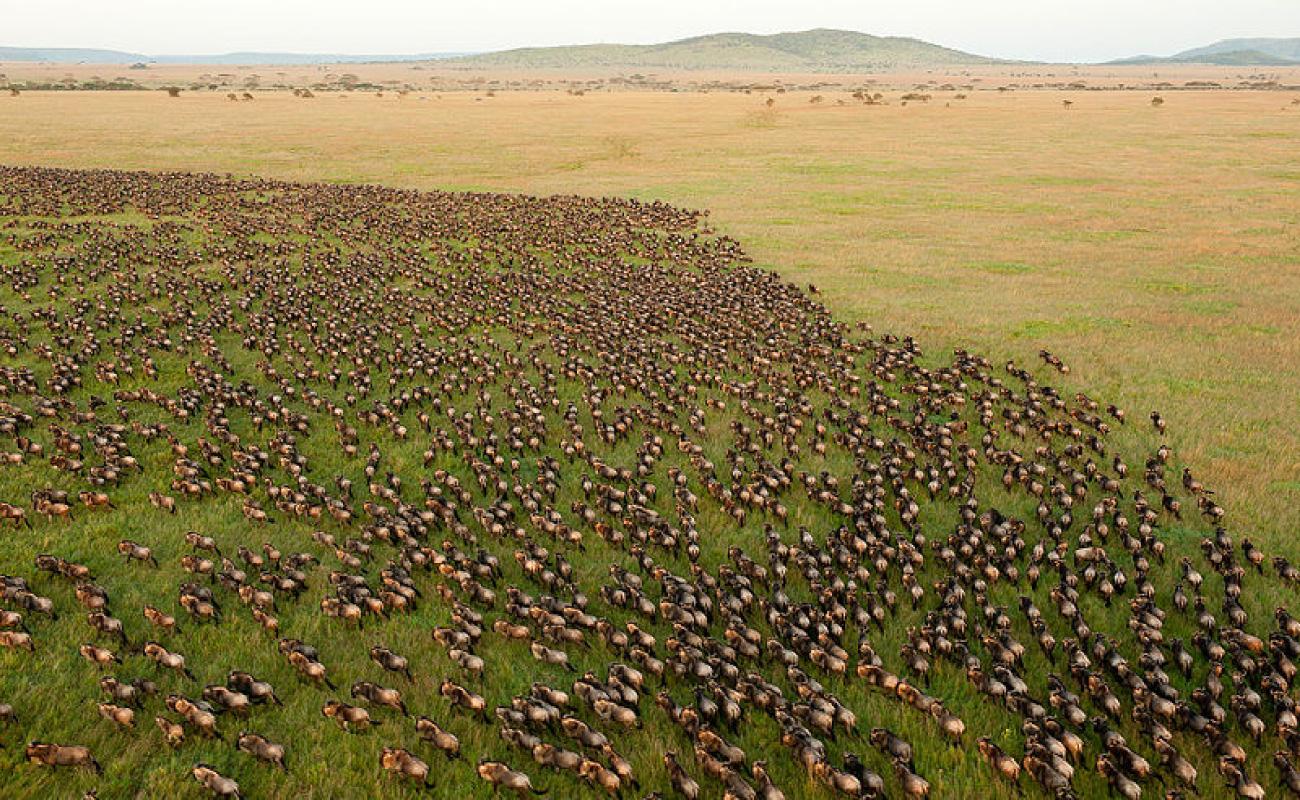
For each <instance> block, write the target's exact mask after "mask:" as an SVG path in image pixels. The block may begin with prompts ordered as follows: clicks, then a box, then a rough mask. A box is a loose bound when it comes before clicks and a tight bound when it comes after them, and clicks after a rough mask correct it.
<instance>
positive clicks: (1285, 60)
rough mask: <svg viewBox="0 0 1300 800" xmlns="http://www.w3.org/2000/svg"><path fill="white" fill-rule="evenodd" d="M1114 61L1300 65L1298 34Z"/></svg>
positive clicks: (1219, 42) (1116, 62)
mask: <svg viewBox="0 0 1300 800" xmlns="http://www.w3.org/2000/svg"><path fill="white" fill-rule="evenodd" d="M1111 63H1114V64H1215V65H1219V66H1228V67H1233V66H1283V67H1285V66H1294V65H1297V64H1300V37H1296V38H1290V39H1223V40H1221V41H1218V42H1215V43H1214V44H1209V45H1206V46H1204V47H1194V48H1192V49H1190V50H1184V51H1182V52H1181V53H1175V54H1173V55H1172V56H1153V55H1140V56H1133V57H1132V58H1124V59H1120V60H1119V61H1114V62H1111Z"/></svg>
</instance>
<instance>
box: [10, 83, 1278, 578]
mask: <svg viewBox="0 0 1300 800" xmlns="http://www.w3.org/2000/svg"><path fill="white" fill-rule="evenodd" d="M86 69H88V68H86ZM190 69H193V68H190ZM1186 69H1190V68H1186ZM1240 72H1242V71H1241V70H1230V71H1223V70H1220V71H1219V72H1217V73H1216V72H1209V71H1205V70H1200V71H1198V72H1197V73H1196V74H1197V75H1198V76H1199V78H1200V79H1208V77H1209V76H1211V75H1214V76H1217V77H1218V79H1219V80H1221V81H1223V82H1225V83H1231V82H1232V81H1233V80H1236V79H1240V78H1241V77H1243V75H1239V74H1238V73H1240ZM1148 73H1149V71H1147V70H1143V71H1142V74H1144V75H1146V74H1148ZM1117 74H1118V75H1120V76H1121V77H1123V78H1124V79H1125V80H1130V81H1132V80H1133V79H1134V78H1135V77H1136V76H1137V75H1138V72H1137V71H1134V70H1132V69H1129V70H1127V71H1125V70H1110V71H1105V70H1102V71H1100V72H1097V73H1095V74H1091V75H1088V76H1085V77H1086V78H1087V80H1089V81H1092V82H1094V83H1097V84H1100V83H1102V82H1104V81H1106V80H1110V81H1112V82H1113V81H1115V80H1116V77H1115V75H1117ZM1188 74H1190V72H1189V73H1188ZM1053 77H1055V76H1053ZM1180 77H1186V75H1180ZM995 80H1002V81H1004V82H1005V81H1007V80H1010V76H1009V74H1008V73H1007V72H1006V71H1005V70H1004V71H1003V72H1002V73H1001V75H1000V77H999V76H997V75H994V74H990V75H989V76H987V77H986V79H985V83H986V85H987V84H991V83H993V82H994V81H995ZM1121 82H1122V81H1121ZM821 94H822V95H823V96H824V99H823V101H822V102H820V103H816V104H814V103H811V102H810V100H811V94H810V93H798V92H790V93H785V94H780V95H775V96H774V98H775V105H774V106H773V107H771V108H768V107H767V106H766V105H765V103H764V96H763V95H759V94H755V95H745V94H741V93H709V94H705V93H686V92H683V93H662V92H659V93H651V92H617V93H604V92H600V93H593V94H588V95H587V96H584V97H574V96H570V95H567V94H564V93H561V92H498V93H497V94H496V96H494V97H487V96H486V95H485V94H482V93H475V92H458V93H442V94H436V93H433V92H426V93H423V94H421V93H418V92H417V93H411V94H408V95H407V96H405V97H399V96H397V95H394V94H386V95H385V96H384V97H377V96H375V95H373V94H362V93H355V94H320V95H318V96H317V97H315V98H313V99H299V98H296V97H294V96H292V95H291V94H289V93H287V92H274V93H273V92H262V93H258V94H257V95H256V100H254V101H250V102H230V101H228V100H226V99H225V97H224V95H223V94H220V93H216V94H209V93H184V94H182V96H181V97H179V98H168V97H166V96H165V95H164V94H163V93H160V92H113V93H110V92H78V93H43V92H26V93H24V94H22V96H20V97H16V98H15V97H0V162H4V163H10V164H44V165H59V166H75V167H115V168H142V169H163V170H211V171H216V172H233V173H239V174H258V175H265V176H268V177H277V178H287V179H295V180H326V181H368V182H379V183H386V184H393V185H398V186H407V187H417V188H446V189H484V190H500V191H518V192H528V193H541V194H549V193H581V194H599V195H604V194H617V195H631V196H635V197H641V198H659V199H663V200H666V201H670V202H672V203H676V204H680V205H686V206H693V207H700V208H707V209H710V210H711V212H712V220H713V223H714V224H715V225H716V227H718V228H719V229H721V230H724V231H726V232H728V233H730V234H732V235H735V236H737V237H738V238H740V239H741V241H742V242H743V243H744V244H745V246H746V247H747V249H748V251H749V252H750V253H751V254H752V255H753V256H754V257H755V259H756V260H757V261H758V263H760V264H761V265H764V266H768V267H771V268H773V269H775V270H778V271H780V272H781V273H782V274H784V275H786V276H787V277H789V278H790V279H791V280H794V281H799V282H800V283H809V282H811V283H814V284H816V285H817V286H818V287H819V288H821V289H822V291H823V295H822V299H823V300H824V301H825V302H826V303H827V304H828V305H829V306H831V308H833V309H834V310H835V311H836V312H837V313H838V314H839V315H841V316H842V317H843V318H846V319H852V320H864V321H867V322H870V323H871V324H873V325H875V326H876V328H877V329H878V330H891V331H895V332H898V333H902V334H912V335H914V336H916V337H917V338H918V339H919V340H920V342H921V343H922V344H923V345H924V346H925V347H927V348H930V349H948V348H952V347H957V346H965V347H971V348H974V349H977V350H979V351H981V352H985V353H988V354H990V355H991V356H993V357H996V358H999V359H1002V358H1015V359H1017V360H1019V361H1023V362H1028V361H1032V360H1033V359H1034V358H1035V357H1036V354H1037V352H1038V351H1039V349H1040V348H1047V349H1049V350H1051V351H1052V352H1054V353H1056V354H1058V355H1060V356H1061V357H1062V358H1063V359H1064V360H1065V361H1066V363H1068V364H1069V365H1070V366H1071V368H1072V373H1071V375H1070V376H1069V377H1068V378H1066V379H1065V380H1064V386H1065V387H1066V388H1068V389H1071V390H1087V391H1089V392H1092V393H1094V394H1096V395H1098V396H1102V397H1106V398H1114V399H1116V400H1118V401H1119V402H1120V403H1121V404H1122V405H1124V406H1125V407H1126V408H1127V409H1128V410H1129V414H1130V419H1131V420H1132V424H1143V425H1145V424H1146V421H1145V417H1146V415H1147V413H1148V412H1149V411H1150V410H1151V409H1160V410H1161V411H1162V412H1163V413H1164V415H1165V416H1166V418H1167V419H1168V420H1169V423H1170V434H1171V440H1172V442H1173V444H1174V446H1175V447H1176V448H1178V450H1179V451H1180V455H1181V456H1182V457H1184V458H1186V459H1187V460H1188V461H1189V462H1190V463H1191V464H1194V465H1196V467H1197V471H1198V474H1199V475H1201V476H1202V477H1203V478H1204V479H1205V480H1206V481H1207V482H1208V483H1209V484H1210V485H1212V486H1214V487H1215V488H1216V489H1217V490H1218V491H1219V493H1220V500H1221V501H1222V502H1224V503H1225V505H1226V506H1227V507H1228V508H1230V509H1231V510H1232V512H1233V516H1234V517H1235V518H1236V519H1237V520H1238V521H1239V523H1240V524H1241V525H1242V526H1243V527H1244V528H1245V530H1243V531H1241V532H1242V533H1245V534H1249V535H1255V536H1257V537H1258V538H1259V539H1260V540H1261V541H1263V542H1266V543H1268V544H1269V545H1271V546H1276V547H1279V548H1281V549H1282V550H1283V551H1284V552H1289V553H1291V554H1292V555H1296V554H1300V548H1297V546H1296V545H1295V544H1294V541H1293V539H1292V537H1293V534H1294V532H1295V531H1296V530H1297V528H1300V433H1298V432H1297V431H1298V430H1300V403H1297V402H1296V400H1297V398H1300V368H1297V364H1298V363H1300V239H1298V238H1297V237H1296V235H1295V232H1296V230H1297V226H1298V225H1300V163H1298V162H1297V160H1296V153H1298V152H1300V106H1296V105H1293V104H1292V100H1293V98H1294V95H1292V94H1289V93H1285V92H1276V91H1260V92H1252V91H1233V92H1228V91H1206V92H1199V91H1177V92H1165V93H1164V94H1163V96H1164V100H1165V103H1164V105H1163V106H1160V107H1152V106H1151V105H1150V103H1149V101H1150V98H1151V95H1150V94H1149V93H1142V92H1077V91H1076V92H1068V93H1066V92H1055V91H1037V92H1031V91H1024V92H1019V91H1011V92H995V91H977V92H969V93H967V94H968V97H967V99H963V100H958V99H955V98H954V93H952V92H943V93H935V94H934V96H933V98H932V99H931V100H930V101H929V102H928V103H924V104H922V103H917V102H912V103H908V104H906V105H904V104H903V103H902V102H901V101H900V100H899V95H898V93H892V94H890V95H888V96H887V100H888V101H889V104H888V105H883V106H872V107H865V106H861V105H858V104H855V103H854V102H853V101H852V99H851V98H849V96H848V95H847V94H846V93H835V92H822V93H821ZM1065 99H1069V100H1071V101H1073V105H1072V107H1071V108H1069V109H1068V110H1067V109H1066V108H1064V107H1063V103H1062V101H1063V100H1065ZM839 100H845V101H846V102H847V104H846V105H844V106H840V105H838V104H837V101H839Z"/></svg>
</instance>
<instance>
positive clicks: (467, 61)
mask: <svg viewBox="0 0 1300 800" xmlns="http://www.w3.org/2000/svg"><path fill="white" fill-rule="evenodd" d="M993 62H994V59H990V58H986V57H984V56H977V55H973V54H971V53H964V52H962V51H960V50H953V49H951V48H947V47H941V46H939V45H936V44H930V43H929V42H923V41H921V40H919V39H909V38H904V37H897V36H871V35H869V34H866V33H858V32H856V31H841V30H828V29H824V28H823V29H817V30H810V31H799V32H795V33H778V34H772V35H767V36H763V35H757V34H752V33H717V34H712V35H709V36H696V37H692V38H689V39H681V40H678V41H674V42H666V43H663V44H650V45H628V44H590V45H572V46H567V47H525V48H520V49H517V50H503V51H500V52H495V53H482V54H479V55H473V56H466V57H462V58H457V59H453V60H452V63H455V64H462V65H466V66H475V67H506V68H511V67H513V68H521V69H572V68H584V67H587V68H590V67H609V68H636V69H687V70H698V69H741V70H755V71H765V72H834V71H869V70H879V69H889V68H894V67H904V66H930V65H950V64H987V63H993Z"/></svg>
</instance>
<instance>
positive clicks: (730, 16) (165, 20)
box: [0, 0, 1300, 62]
mask: <svg viewBox="0 0 1300 800" xmlns="http://www.w3.org/2000/svg"><path fill="white" fill-rule="evenodd" d="M808 28H844V29H849V30H858V31H863V32H866V33H872V34H877V35H892V36H913V37H916V38H919V39H925V40H926V41H930V42H934V43H936V44H942V45H945V46H948V47H955V48H958V49H961V50H967V51H970V52H973V53H978V54H980V55H988V56H996V57H1000V58H1013V59H1025V60H1044V61H1067V62H1069V61H1080V62H1083V61H1103V60H1108V59H1114V58H1122V57H1124V56H1130V55H1136V54H1139V53H1149V54H1154V55H1170V54H1173V53H1175V52H1177V51H1179V50H1184V49H1187V48H1190V47H1196V46H1199V45H1203V44H1208V43H1210V42H1213V41H1216V40H1218V39H1225V38H1235V37H1254V36H1282V37H1291V36H1300V0H1231V2H1229V0H798V2H792V1H791V0H639V2H627V0H473V1H472V2H467V0H458V1H457V2H452V3H449V2H443V1H442V0H0V45H5V46H13V47H96V48H107V49H113V50H127V51H131V52H138V53H144V54H147V55H164V54H178V53H183V54H210V53H221V52H231V51H248V50H259V51H280V52H313V53H347V54H405V53H434V52H469V51H486V50H501V49H506V48H511V47H524V46H546V45H559V44H588V43H594V42H620V43H630V44H648V43H653V42H662V41H668V40H672V39H680V38H684V37H687V36H696V35H700V34H705V33H718V32H721V31H745V32H748V33H777V32H781V31H791V30H805V29H808Z"/></svg>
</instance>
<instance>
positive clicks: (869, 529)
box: [0, 168, 1300, 800]
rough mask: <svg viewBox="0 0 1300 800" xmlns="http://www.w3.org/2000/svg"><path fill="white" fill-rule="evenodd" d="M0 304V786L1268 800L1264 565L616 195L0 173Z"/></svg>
mask: <svg viewBox="0 0 1300 800" xmlns="http://www.w3.org/2000/svg"><path fill="white" fill-rule="evenodd" d="M0 273H2V275H3V277H2V280H0V303H2V306H0V350H2V354H0V395H2V396H0V463H2V464H3V466H0V501H3V503H2V504H0V522H3V523H4V540H3V544H0V572H2V573H3V575H2V576H0V579H2V581H3V583H2V593H0V743H2V744H3V746H4V749H3V751H0V759H3V760H4V763H5V766H6V770H5V772H4V774H3V775H0V784H2V785H3V786H4V787H5V788H3V789H0V794H2V795H3V796H5V797H11V796H33V797H36V796H40V797H45V796H69V795H70V794H72V793H74V792H82V791H89V792H90V793H92V794H93V793H95V792H98V796H100V797H108V796H110V795H112V796H172V795H174V794H175V792H176V791H178V790H183V791H185V792H192V793H194V795H195V796H200V795H203V794H207V795H210V796H215V797H253V796H284V797H299V796H313V797H365V796H374V795H376V794H384V793H391V794H393V795H395V796H406V794H408V793H409V794H410V795H412V796H419V795H424V794H433V795H435V796H453V795H471V794H476V793H483V794H487V793H489V792H491V793H499V792H504V793H505V794H506V795H507V796H514V795H518V796H525V795H527V794H529V793H537V794H541V793H544V792H549V793H550V794H551V795H552V796H557V797H570V796H592V797H599V796H611V797H624V798H635V797H662V798H669V797H684V798H688V799H689V798H697V797H726V798H736V799H738V800H743V799H746V798H754V799H757V798H762V800H778V799H779V798H782V797H787V798H799V797H814V796H815V797H827V798H829V797H850V798H853V797H886V796H888V797H893V798H899V797H903V798H909V797H910V798H922V797H926V796H931V797H970V796H974V795H976V794H987V795H990V796H1012V795H1013V794H1024V795H1028V796H1031V797H1054V798H1060V799H1061V800H1065V799H1066V798H1073V797H1100V796H1104V795H1105V794H1106V793H1108V792H1110V793H1114V794H1117V795H1119V796H1121V797H1124V798H1138V797H1143V796H1146V797H1165V798H1169V799H1170V800H1173V798H1179V797H1190V796H1192V795H1194V794H1201V795H1203V796H1216V797H1232V796H1240V797H1246V798H1256V797H1263V796H1265V793H1266V791H1267V792H1268V793H1271V794H1280V793H1285V792H1290V793H1294V794H1300V772H1298V771H1297V768H1296V767H1295V766H1293V762H1294V760H1295V759H1297V758H1300V721H1298V720H1297V714H1296V710H1295V701H1294V700H1293V695H1292V684H1293V681H1294V679H1295V676H1296V670H1297V668H1296V661H1297V659H1300V619H1297V618H1295V617H1292V616H1291V614H1290V613H1289V612H1288V610H1287V607H1286V605H1287V601H1288V600H1290V599H1292V598H1293V597H1294V595H1295V592H1296V590H1297V587H1298V586H1300V570H1297V568H1296V567H1294V566H1292V565H1291V564H1290V563H1289V562H1288V561H1287V560H1286V559H1285V558H1284V557H1282V556H1281V555H1280V554H1275V555H1272V556H1270V555H1266V554H1265V553H1264V552H1263V551H1261V550H1260V549H1259V548H1258V547H1256V545H1255V544H1253V543H1252V541H1251V539H1250V538H1249V537H1248V536H1247V535H1245V534H1244V533H1243V532H1239V531H1234V530H1233V528H1232V526H1231V524H1230V521H1229V520H1228V519H1227V515H1226V511H1225V509H1224V508H1223V507H1222V506H1220V505H1219V504H1218V503H1217V502H1216V500H1215V495H1214V493H1213V491H1212V490H1211V489H1208V488H1206V487H1205V486H1204V485H1202V483H1201V482H1200V481H1199V480H1198V479H1197V478H1196V477H1194V475H1193V472H1192V471H1191V469H1190V468H1189V466H1188V465H1186V464H1184V463H1182V462H1181V460H1180V459H1179V457H1178V454H1177V453H1175V452H1174V451H1173V450H1172V448H1171V447H1170V446H1169V444H1168V443H1167V440H1166V438H1165V422H1164V420H1163V419H1162V418H1161V417H1160V416H1159V415H1158V414H1155V413H1152V414H1151V416H1150V421H1149V422H1148V420H1147V418H1146V415H1145V414H1134V415H1133V416H1135V417H1137V419H1127V420H1126V418H1125V414H1124V411H1123V410H1121V409H1120V408H1117V407H1115V406H1114V405H1108V404H1107V403H1106V401H1105V400H1103V399H1097V398H1092V397H1089V396H1088V395H1086V394H1084V393H1082V392H1079V391H1068V392H1067V391H1065V390H1061V389H1057V388H1053V386H1052V384H1051V382H1050V380H1053V379H1055V380H1060V381H1067V380H1068V381H1075V380H1077V376H1067V375H1066V373H1068V368H1067V367H1066V365H1065V364H1064V363H1063V362H1062V361H1061V360H1060V359H1059V358H1058V357H1056V356H1055V355H1053V354H1051V353H1048V352H1044V353H1043V354H1042V360H1043V362H1044V363H1043V365H1042V367H1040V368H1038V369H1037V371H1035V370H1031V369H1027V368H1025V367H1023V366H1020V365H1017V364H1015V363H1010V362H1008V363H1004V364H995V363H993V362H991V361H990V360H989V359H987V358H984V357H981V356H980V355H977V354H974V353H971V352H967V351H964V350H957V351H955V352H953V353H951V354H947V355H938V354H934V353H927V352H923V351H922V349H921V348H920V347H919V346H918V344H917V343H916V342H915V341H913V340H912V339H910V338H899V337H896V336H893V335H889V334H883V333H877V332H875V331H873V330H872V329H871V328H869V327H868V326H856V327H850V326H846V325H844V324H841V323H839V322H837V321H836V320H835V319H833V318H832V316H831V315H830V314H829V313H828V312H827V310H826V309H825V308H824V307H823V306H822V305H820V304H819V303H818V302H817V301H816V300H815V299H814V297H813V295H812V293H811V292H807V291H804V290H801V289H800V288H798V287H796V286H793V285H791V284H789V283H786V282H784V281H782V280H781V279H780V278H779V277H777V276H776V275H775V274H774V273H771V272H768V271H765V270H762V269H758V268H755V267H753V266H751V265H750V264H749V263H748V259H747V258H746V257H745V255H744V254H743V252H742V250H741V248H740V247H739V246H738V244H737V243H736V242H735V241H734V240H731V239H729V238H727V237H726V236H723V235H719V234H717V233H716V232H714V231H712V230H711V229H710V228H709V227H708V225H707V223H706V221H705V219H704V218H703V217H702V216H701V215H699V214H697V213H694V212H688V211H683V210H679V209H676V208H673V207H670V206H667V205H664V204H661V203H640V202H635V201H629V200H617V199H594V198H578V197H553V198H531V197H523V196H512V195H499V194H450V193H422V192H414V191H401V190H396V189H385V188H379V187H367V186H335V185H323V184H309V185H298V184H288V183H278V182H272V181H263V180H251V179H233V178H228V177H220V176H214V175H193V174H147V173H126V172H113V171H66V170H54V169H35V168H0ZM1247 579H1249V581H1248V580H1247ZM1247 583H1250V584H1251V586H1250V591H1249V592H1247V591H1246V584H1247ZM27 762H30V763H27ZM178 787H180V788H178Z"/></svg>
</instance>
